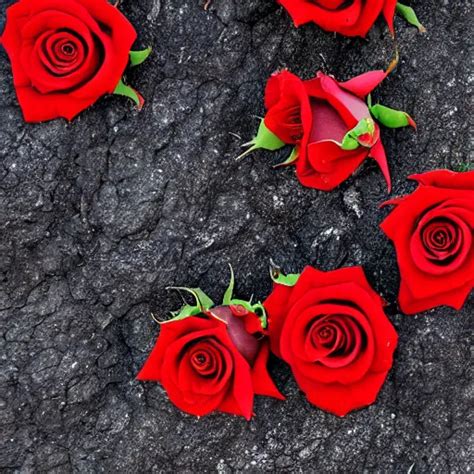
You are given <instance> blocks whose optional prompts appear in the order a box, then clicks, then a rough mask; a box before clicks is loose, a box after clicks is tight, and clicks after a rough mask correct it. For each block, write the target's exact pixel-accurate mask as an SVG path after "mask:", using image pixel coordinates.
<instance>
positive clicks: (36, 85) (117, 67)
mask: <svg viewBox="0 0 474 474" xmlns="http://www.w3.org/2000/svg"><path fill="white" fill-rule="evenodd" d="M135 38H136V32H135V29H134V28H133V26H132V25H131V24H130V23H129V21H128V20H127V19H126V18H125V17H124V16H123V15H122V14H121V13H120V11H119V10H118V8H116V7H115V6H113V5H111V4H110V3H109V2H108V1H107V0H19V1H18V2H16V3H15V4H13V5H12V6H10V7H9V8H8V9H7V19H6V25H5V30H4V32H3V35H2V36H1V43H2V44H3V46H4V48H5V50H6V51H7V53H8V56H9V57H10V61H11V64H12V70H13V81H14V85H15V89H16V93H17V96H18V101H19V102H20V106H21V108H22V111H23V115H24V117H25V120H26V121H27V122H41V121H46V120H51V119H54V118H57V117H64V118H66V119H68V120H72V119H73V118H74V117H75V116H76V115H77V114H79V113H80V112H81V111H83V110H84V109H86V108H87V107H89V106H90V105H92V104H93V103H94V102H96V101H97V99H99V98H100V97H101V96H103V95H104V94H111V93H114V92H115V93H117V94H121V95H126V96H128V97H130V98H132V99H133V100H134V101H135V102H136V103H137V105H142V103H143V99H142V98H141V96H140V95H139V94H138V93H137V92H136V91H134V90H133V89H131V88H130V87H128V86H126V85H125V84H124V83H123V82H122V75H123V73H124V71H125V68H126V67H127V65H128V64H129V62H131V63H132V65H137V64H140V63H141V62H143V61H144V60H145V59H146V57H147V56H148V54H149V52H150V50H149V49H148V50H145V51H130V48H131V47H132V44H133V42H134V41H135Z"/></svg>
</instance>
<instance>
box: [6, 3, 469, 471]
mask: <svg viewBox="0 0 474 474" xmlns="http://www.w3.org/2000/svg"><path fill="white" fill-rule="evenodd" d="M11 3H13V2H12V1H11V0H0V29H3V26H2V25H3V23H4V21H5V8H6V7H7V6H8V5H9V4H11ZM203 4H204V1H201V0H181V1H178V0H161V1H160V0H148V1H147V0H138V1H131V0H123V1H122V2H121V9H122V10H123V12H124V13H125V14H126V16H127V17H128V18H129V19H130V20H131V21H132V23H133V24H134V25H135V26H136V28H137V30H138V31H139V40H138V42H137V45H136V46H137V47H146V46H148V45H152V46H153V47H154V52H153V55H152V56H151V58H150V59H149V60H148V61H147V62H146V63H145V64H143V65H142V66H141V67H139V68H136V69H135V70H134V71H132V72H130V74H129V75H128V81H129V82H130V83H131V84H133V85H134V86H135V87H136V88H137V89H138V90H140V91H141V93H142V94H143V95H144V97H145V98H146V100H147V102H146V105H145V107H144V109H143V111H142V112H137V111H135V110H134V109H133V106H132V104H131V103H129V102H127V101H126V100H125V99H123V98H119V97H106V98H104V99H102V100H100V101H99V102H98V103H97V104H96V105H95V106H93V107H92V108H91V109H89V110H87V111H85V112H84V113H82V114H81V115H80V117H79V118H78V119H77V120H76V121H74V122H73V123H72V124H67V123H66V122H65V121H62V120H57V121H54V122H49V123H46V124H41V125H27V124H24V123H23V121H22V116H21V112H20V110H19V108H18V105H17V102H16V99H15V95H14V91H13V86H12V77H11V72H10V66H9V63H8V60H7V57H6V54H5V53H4V52H3V50H2V52H0V272H1V273H0V427H1V430H0V470H1V471H2V472H21V473H23V472H24V473H28V472H56V473H62V472H81V473H95V472H215V471H218V472H220V473H227V472H235V471H244V470H249V471H252V472H262V471H277V472H286V471H296V472H342V471H345V472H408V471H409V470H410V469H411V472H412V473H421V472H440V473H446V472H452V473H464V472H468V470H469V469H470V468H472V460H473V459H474V453H473V449H472V432H473V430H472V413H473V412H472V409H471V407H472V401H473V385H472V373H471V371H472V364H471V358H470V352H469V349H470V345H471V343H472V337H471V329H470V327H471V325H470V319H471V318H472V313H473V308H474V304H473V303H474V298H473V296H472V295H471V297H470V299H469V300H468V301H467V303H466V305H465V307H464V309H463V310H462V311H460V312H458V313H456V312H455V311H453V310H450V309H446V308H439V309H436V310H433V311H431V312H428V313H425V314H423V315H417V316H414V317H407V316H403V315H401V314H400V313H399V312H398V310H397V305H396V296H397V290H398V278H399V276H398V271H397V265H396V260H395V252H394V249H393V247H392V246H391V244H390V242H389V241H388V240H387V239H386V238H385V237H384V236H383V234H382V232H381V231H380V230H379V228H378V224H379V223H380V222H381V221H382V220H383V218H384V216H385V215H386V213H387V212H388V211H387V210H380V209H378V205H379V204H380V203H381V202H383V201H384V200H385V199H386V198H387V195H386V188H385V185H384V181H383V178H382V175H381V173H380V171H379V170H378V169H377V166H376V165H375V163H366V164H365V165H364V166H363V167H362V168H361V170H360V171H359V172H358V173H357V174H356V175H355V176H354V177H353V178H351V179H350V180H349V181H347V182H346V183H344V184H343V185H342V186H341V187H340V188H338V189H337V190H336V191H334V192H332V193H329V194H327V193H322V192H318V191H315V190H311V189H305V188H302V187H301V186H299V184H298V182H297V180H296V178H295V176H294V171H293V170H292V169H285V170H279V171H276V170H273V169H272V168H271V165H272V164H276V163H278V162H279V161H282V160H283V159H284V158H285V157H286V155H285V153H287V152H288V150H284V151H282V152H278V153H274V154H270V153H266V152H258V153H255V154H254V155H253V156H252V157H250V158H247V159H246V160H244V161H242V162H236V161H235V159H234V158H235V157H236V156H237V155H238V154H239V151H240V144H241V143H243V142H244V141H247V140H248V139H250V138H251V137H252V135H253V134H254V132H255V130H256V127H257V119H255V118H254V117H253V116H254V115H262V114H263V112H264V109H263V88H264V85H265V81H266V79H267V77H268V76H269V75H270V74H271V73H272V72H273V71H275V70H276V69H278V68H282V67H288V68H289V69H291V70H292V71H293V72H295V73H297V74H299V75H301V76H302V77H303V78H310V77H311V76H312V75H313V74H314V73H315V72H316V71H317V70H318V69H322V70H325V71H326V72H331V73H332V74H334V75H335V76H336V77H338V78H339V79H341V80H342V79H348V78H350V77H352V76H353V75H356V74H359V73H362V72H364V71H366V70H369V69H373V68H381V67H382V68H384V67H386V66H387V65H388V64H389V62H390V60H391V58H392V57H393V44H392V41H391V39H390V36H389V34H388V31H387V29H386V27H385V25H384V24H383V22H382V21H379V22H378V23H377V25H376V27H375V28H374V29H373V30H372V31H371V33H370V35H369V37H368V39H367V40H362V39H347V38H341V37H338V36H334V35H332V34H326V33H324V32H322V31H321V30H319V29H318V28H317V27H315V26H313V25H308V26H305V27H302V28H300V29H299V30H296V29H295V28H294V27H293V26H292V24H291V22H290V19H289V17H288V15H287V14H286V13H285V12H284V11H283V10H282V8H280V7H278V6H277V4H276V2H274V1H273V0H246V1H244V2H239V1H236V0H213V2H212V3H211V5H210V6H209V9H208V10H207V11H205V10H204V9H203ZM411 5H412V6H414V7H415V9H416V11H417V13H418V16H419V18H420V19H421V20H422V22H423V23H424V24H425V26H426V27H427V29H428V33H427V34H425V35H422V34H419V33H418V31H417V30H416V29H415V28H413V27H410V26H408V25H406V24H405V23H404V21H403V20H400V19H397V20H396V30H397V39H398V44H399V48H400V63H399V65H398V67H397V69H396V70H395V72H394V73H393V74H392V75H391V76H390V77H389V78H388V79H387V80H386V81H385V83H384V84H382V85H381V86H380V87H379V88H378V89H377V91H376V93H375V97H374V98H375V99H376V100H380V101H381V102H382V103H384V104H385V105H389V106H391V107H395V108H400V109H403V110H406V111H407V112H409V113H410V114H411V115H412V116H413V117H414V118H415V119H416V121H417V124H418V132H417V133H414V132H413V131H412V130H408V129H407V130H384V131H383V132H382V136H383V141H384V144H385V146H386V148H387V154H388V157H389V162H390V167H391V171H392V176H393V181H394V192H393V194H394V195H397V194H403V193H406V192H410V191H411V190H412V189H414V184H413V183H410V182H409V181H407V180H406V177H407V176H408V175H410V174H412V173H415V172H422V171H428V170H431V169H435V168H441V167H443V168H444V167H446V168H450V169H455V170H456V169H460V168H461V167H463V166H465V165H466V164H468V163H469V160H471V161H470V163H472V160H473V158H472V146H471V144H470V137H471V135H470V128H471V127H472V125H473V122H472V117H471V116H472V113H471V111H472V105H471V102H470V97H472V95H471V86H470V82H469V80H470V77H472V72H473V70H472V61H469V57H472V42H470V40H469V37H470V35H472V29H473V27H472V22H471V21H470V18H472V8H471V6H470V5H469V2H465V1H463V0H443V1H441V0H424V1H421V0H416V1H415V0H413V1H412V2H411ZM230 132H232V133H233V134H236V135H238V136H240V137H242V140H239V139H237V138H236V136H235V135H232V134H231V133H230ZM270 258H273V260H274V261H275V262H277V263H278V264H279V265H280V266H281V267H282V268H284V269H285V270H287V271H288V272H295V271H300V270H301V269H302V268H303V267H304V266H305V265H306V264H312V265H315V266H317V267H319V268H322V269H327V270H329V269H333V268H336V267H338V266H341V265H353V264H362V265H363V266H364V267H365V269H366V272H367V275H368V278H369V280H370V281H371V283H372V284H373V285H374V287H375V288H376V289H377V290H378V291H379V292H380V293H381V294H382V295H383V296H384V297H385V298H386V299H387V301H388V302H389V303H390V305H389V307H388V313H389V317H390V319H391V320H392V322H393V324H394V325H395V326H396V328H397V330H398V332H399V335H400V342H399V348H398V350H397V352H396V356H395V364H394V367H393V370H392V372H391V374H390V376H389V378H388V381H387V383H386V384H385V386H384V388H383V390H382V391H381V393H380V396H379V398H378V401H377V403H376V404H375V405H373V406H371V407H370V408H368V409H365V410H361V411H358V412H355V413H352V414H351V415H349V416H347V417H346V418H343V419H339V418H337V417H335V416H332V415H329V414H326V413H324V412H322V411H319V410H317V409H315V408H313V407H311V406H310V405H309V404H308V403H307V402H306V401H305V398H304V396H303V395H302V394H301V393H300V392H299V391H298V389H297V387H296V384H295V383H294V381H293V380H292V378H291V374H290V371H289V369H288V368H287V367H285V366H284V364H283V363H281V362H279V361H277V360H272V361H271V372H272V374H273V375H274V377H275V380H276V382H277V384H278V386H279V387H280V389H281V390H282V391H283V392H284V393H285V394H286V395H287V397H288V399H287V401H286V402H279V401H277V400H272V399H266V398H258V399H257V401H256V406H255V410H256V413H257V416H256V417H255V418H254V419H253V420H252V421H250V422H246V421H245V420H244V419H241V418H237V417H231V416H227V415H222V414H216V415H212V416H209V417H206V418H202V419H196V418H193V417H191V416H188V415H185V414H183V413H180V412H179V411H178V410H177V409H175V408H174V407H173V406H172V405H171V403H170V402H169V401H168V400H167V398H166V395H165V393H164V391H163V390H162V388H161V387H160V386H159V385H156V384H150V383H139V382H136V381H135V380H134V377H135V375H136V374H137V371H138V370H139V368H140V367H141V364H142V363H143V362H144V360H145V358H146V356H147V353H148V352H149V350H150V349H151V347H152V346H153V344H154V342H155V338H156V335H157V333H158V326H157V324H156V323H155V322H154V321H153V320H152V318H151V316H150V314H151V313H153V314H154V315H156V316H157V317H160V318H164V317H166V314H167V312H169V311H170V310H173V309H176V308H177V306H179V303H180V301H179V299H178V298H177V296H176V295H175V294H170V293H169V292H167V291H166V290H165V288H166V287H167V286H171V285H186V286H200V287H201V288H202V289H204V290H205V291H207V292H208V293H209V294H211V295H212V296H213V297H214V298H215V299H216V300H217V299H218V298H220V297H221V295H222V293H223V291H224V289H225V287H226V286H227V279H228V276H229V275H228V263H231V264H232V266H233V267H234V270H235V272H236V277H237V290H238V294H239V295H240V296H242V297H250V295H251V294H255V296H256V297H258V298H263V297H264V296H265V295H266V294H267V293H268V292H269V290H270V287H271V284H270V279H269V277H268V263H269V259H270ZM470 437H471V438H470Z"/></svg>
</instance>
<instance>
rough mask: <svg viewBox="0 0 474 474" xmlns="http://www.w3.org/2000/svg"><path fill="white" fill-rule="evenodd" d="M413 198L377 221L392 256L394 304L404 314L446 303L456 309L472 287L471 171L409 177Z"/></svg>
mask: <svg viewBox="0 0 474 474" xmlns="http://www.w3.org/2000/svg"><path fill="white" fill-rule="evenodd" d="M411 179H414V180H416V181H417V182H418V183H419V187H418V188H417V189H416V191H414V192H413V193H412V194H410V195H408V196H404V197H401V198H398V199H394V200H392V201H388V202H387V203H386V204H391V205H394V206H396V207H395V209H394V210H393V211H392V212H391V213H390V214H389V216H388V217H387V218H386V219H385V221H384V222H383V223H382V225H381V227H382V230H383V231H384V232H385V234H386V235H387V236H388V237H389V238H390V239H391V240H392V241H393V243H394V245H395V249H396V252H397V258H398V265H399V268H400V275H401V283H400V293H399V304H400V308H401V310H402V311H403V312H404V313H406V314H413V313H418V312H421V311H425V310H428V309H431V308H434V307H436V306H440V305H446V306H451V307H452V308H455V309H460V308H461V307H462V305H463V304H464V302H465V300H466V298H467V297H468V295H469V293H470V291H471V290H472V289H473V288H474V171H469V172H462V173H455V172H452V171H447V170H437V171H431V172H428V173H424V174H418V175H414V176H411Z"/></svg>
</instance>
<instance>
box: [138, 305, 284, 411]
mask: <svg viewBox="0 0 474 474" xmlns="http://www.w3.org/2000/svg"><path fill="white" fill-rule="evenodd" d="M268 356H269V343H268V340H267V339H266V338H265V337H264V334H263V330H262V326H261V323H260V319H259V318H258V316H257V315H256V314H254V313H252V312H249V311H247V310H246V309H245V308H244V307H243V306H220V307H216V308H212V309H211V310H209V311H208V312H206V313H202V314H201V315H198V316H189V317H187V318H185V319H181V320H175V321H173V320H172V321H169V322H166V323H163V324H162V325H161V330H160V335H159V337H158V341H157V343H156V345H155V347H154V349H153V351H152V352H151V354H150V356H149V358H148V360H147V361H146V363H145V365H144V366H143V368H142V370H141V371H140V373H139V374H138V376H137V378H138V380H149V381H154V382H161V384H162V385H163V387H164V389H165V390H166V391H167V393H168V396H169V398H170V400H171V401H172V402H173V403H174V404H175V405H176V406H177V407H178V408H180V409H181V410H183V411H185V412H186V413H190V414H192V415H197V416H202V415H207V414H208V413H211V412H213V411H221V412H226V413H231V414H235V415H241V416H244V417H245V418H246V419H247V420H248V419H250V418H251V416H252V414H253V399H254V395H255V394H257V395H267V396H270V397H274V398H278V399H284V397H283V396H282V395H281V394H280V392H279V391H278V389H277V388H276V387H275V384H274V383H273V381H272V379H271V378H270V375H269V373H268V371H267V361H268Z"/></svg>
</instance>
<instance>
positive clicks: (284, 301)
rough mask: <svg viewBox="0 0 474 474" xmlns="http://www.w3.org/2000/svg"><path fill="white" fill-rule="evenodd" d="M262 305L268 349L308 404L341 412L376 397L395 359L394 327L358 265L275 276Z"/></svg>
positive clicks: (370, 402)
mask: <svg viewBox="0 0 474 474" xmlns="http://www.w3.org/2000/svg"><path fill="white" fill-rule="evenodd" d="M273 278H274V287H273V292H272V293H271V294H270V296H269V297H268V298H267V299H266V300H265V301H264V303H263V305H264V307H265V310H266V312H267V315H268V324H269V335H270V345H271V350H272V352H273V353H274V354H275V355H277V356H278V357H280V358H282V359H283V360H284V361H285V362H287V363H288V364H289V365H290V367H291V370H292V372H293V375H294V377H295V379H296V382H297V384H298V385H299V387H300V388H301V390H302V391H303V392H304V393H305V394H306V397H307V399H308V400H309V402H311V403H312V404H313V405H315V406H317V407H318V408H321V409H323V410H326V411H328V412H330V413H334V414H336V415H339V416H344V415H346V414H347V413H349V412H350V411H352V410H356V409H358V408H362V407H364V406H367V405H370V404H372V403H374V401H375V399H376V397H377V395H378V393H379V391H380V389H381V387H382V385H383V384H384V382H385V379H386V377H387V374H388V371H389V370H390V368H391V367H392V357H393V352H394V351H395V348H396V346H397V333H396V331H395V329H394V328H393V326H392V324H391V323H390V321H389V320H388V318H387V317H386V315H385V313H384V311H383V306H384V301H383V300H382V298H381V297H380V296H379V295H378V294H377V293H376V292H375V291H374V290H373V289H372V288H371V286H370V285H369V283H368V281H367V279H366V277H365V275H364V271H363V270H362V268H361V267H350V268H343V269H340V270H336V271H331V272H322V271H319V270H316V269H315V268H312V267H306V268H305V269H304V271H303V273H302V274H301V275H289V276H287V277H284V276H282V275H279V274H278V273H277V274H275V275H274V276H273Z"/></svg>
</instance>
